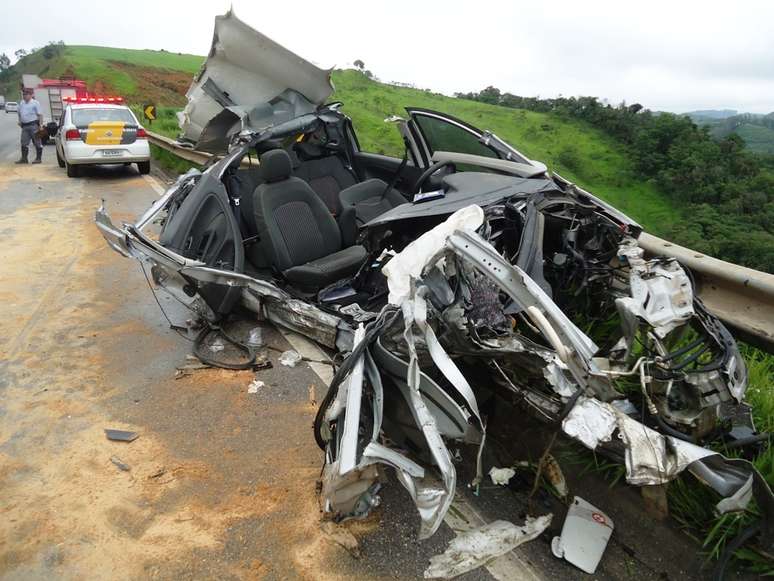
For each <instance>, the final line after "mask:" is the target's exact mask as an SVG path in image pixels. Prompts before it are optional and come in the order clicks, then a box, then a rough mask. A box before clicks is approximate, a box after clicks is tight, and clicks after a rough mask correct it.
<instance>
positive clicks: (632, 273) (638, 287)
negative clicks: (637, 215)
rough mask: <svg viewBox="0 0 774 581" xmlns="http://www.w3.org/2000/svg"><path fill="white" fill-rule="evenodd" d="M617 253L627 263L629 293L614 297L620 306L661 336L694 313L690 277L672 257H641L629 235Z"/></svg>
mask: <svg viewBox="0 0 774 581" xmlns="http://www.w3.org/2000/svg"><path fill="white" fill-rule="evenodd" d="M619 253H620V255H621V256H622V257H625V258H626V261H627V263H628V264H629V287H630V292H631V297H626V298H621V299H618V301H617V303H619V304H620V305H621V308H625V309H627V310H629V311H630V312H632V313H633V314H635V315H636V316H638V317H641V318H642V319H644V320H645V321H647V322H648V324H649V325H650V326H651V327H652V328H653V332H654V333H656V335H657V336H658V337H660V338H662V339H663V338H664V337H666V335H667V334H668V333H669V332H671V331H673V330H674V329H676V328H677V327H679V326H680V325H683V324H685V323H686V322H687V321H688V320H689V319H690V318H691V317H692V316H693V315H694V311H693V288H692V287H691V280H690V279H689V278H688V275H687V274H686V273H685V271H684V270H683V268H682V267H681V266H680V265H679V264H678V262H677V261H676V260H674V259H671V260H664V259H654V260H644V259H643V255H644V253H645V251H644V250H643V249H642V248H640V247H639V246H637V241H636V240H634V239H633V238H627V239H625V241H624V243H623V244H622V245H621V248H620V250H619Z"/></svg>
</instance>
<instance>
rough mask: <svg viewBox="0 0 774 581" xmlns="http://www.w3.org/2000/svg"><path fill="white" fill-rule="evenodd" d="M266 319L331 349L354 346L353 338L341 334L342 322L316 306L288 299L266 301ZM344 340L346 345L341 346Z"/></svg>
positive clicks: (343, 348)
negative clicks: (341, 341)
mask: <svg viewBox="0 0 774 581" xmlns="http://www.w3.org/2000/svg"><path fill="white" fill-rule="evenodd" d="M264 309H265V311H266V318H267V319H269V320H270V321H271V322H273V323H275V324H277V325H280V326H281V327H284V328H286V329H289V330H291V331H295V332H296V333H300V334H301V335H304V336H306V337H309V338H310V339H312V340H313V341H316V342H317V343H320V344H321V345H324V346H326V347H328V348H330V349H335V348H340V349H342V350H346V346H347V345H349V347H350V349H351V346H352V338H351V336H347V335H348V333H342V332H341V329H340V327H341V324H342V320H341V319H339V318H338V317H336V316H335V315H331V314H329V313H326V312H324V311H322V310H320V309H318V308H317V307H315V306H314V305H310V304H309V303H305V302H303V301H301V300H298V299H291V298H286V299H285V300H281V301H276V300H273V301H266V302H265V303H264ZM341 339H344V344H341V345H340V344H339V343H340V340H341Z"/></svg>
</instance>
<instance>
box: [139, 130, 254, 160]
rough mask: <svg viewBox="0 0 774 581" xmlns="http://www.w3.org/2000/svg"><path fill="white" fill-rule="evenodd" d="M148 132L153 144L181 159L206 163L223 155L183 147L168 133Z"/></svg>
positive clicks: (149, 139)
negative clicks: (167, 134)
mask: <svg viewBox="0 0 774 581" xmlns="http://www.w3.org/2000/svg"><path fill="white" fill-rule="evenodd" d="M146 132H147V134H148V141H149V142H151V143H152V144H153V145H156V146H158V147H160V148H161V149H163V150H165V151H168V152H170V153H172V154H174V155H176V156H177V157H179V158H180V159H184V160H186V161H190V162H191V163H195V164H198V165H204V164H206V163H207V162H208V161H210V160H212V159H219V158H220V157H221V156H218V155H213V154H211V153H207V152H204V151H196V150H195V149H189V148H188V147H183V146H182V145H180V143H179V142H178V141H175V140H174V139H172V138H170V137H167V136H166V135H159V134H158V133H153V132H152V131H147V130H146ZM256 163H257V162H256V161H254V160H242V163H241V165H242V167H255V166H256Z"/></svg>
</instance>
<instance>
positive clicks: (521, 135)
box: [0, 46, 678, 235]
mask: <svg viewBox="0 0 774 581" xmlns="http://www.w3.org/2000/svg"><path fill="white" fill-rule="evenodd" d="M52 52H53V54H51V53H52ZM48 57H49V58H46V55H44V50H39V51H37V52H35V53H33V54H31V55H28V56H26V57H24V58H23V59H21V60H20V61H19V62H18V63H17V64H16V65H15V66H14V67H11V69H9V71H6V73H4V75H3V79H2V80H0V92H1V91H2V89H3V88H5V90H6V93H5V94H6V95H9V94H12V91H13V87H18V82H19V78H20V75H21V73H22V72H25V73H36V74H38V75H40V76H42V77H49V78H56V77H58V76H60V75H65V74H67V75H72V76H74V77H76V78H78V79H83V80H85V81H86V83H87V85H88V86H89V89H90V90H91V91H93V92H96V93H102V94H107V93H116V94H120V95H123V96H124V97H125V98H126V99H127V100H128V101H129V102H133V103H141V102H147V101H152V102H155V103H156V104H158V105H166V106H169V109H162V113H164V114H165V116H166V117H167V118H166V119H162V120H161V122H160V123H155V124H154V126H153V129H154V130H156V131H163V132H166V133H169V134H175V133H176V122H175V121H174V119H173V113H174V110H175V109H176V108H179V107H180V106H182V105H184V104H185V96H184V95H185V91H186V89H187V88H188V86H189V84H190V82H191V78H192V76H193V75H194V74H195V73H196V72H197V71H198V70H199V67H200V66H201V63H202V62H203V57H200V56H195V55H188V54H178V53H170V52H166V51H153V50H130V49H118V48H108V47H96V46H65V47H54V50H53V51H52V50H50V51H49V55H48ZM333 82H334V85H335V86H336V92H335V94H334V95H333V97H332V99H336V100H341V101H343V102H344V110H345V111H346V112H347V114H349V115H350V116H351V117H352V119H353V123H354V125H355V129H356V131H357V133H358V136H359V138H360V142H361V146H362V147H363V149H365V150H368V151H374V152H380V153H389V154H392V155H397V156H399V155H401V153H402V150H401V147H402V145H401V141H400V139H399V136H398V132H397V131H396V129H395V127H394V126H393V125H392V124H389V123H385V122H384V119H385V118H386V117H388V116H389V115H402V116H404V115H405V111H404V107H406V106H417V107H426V108H429V109H437V110H439V111H442V112H445V113H449V114H451V115H454V116H456V117H459V118H460V119H463V120H464V121H467V122H468V123H471V124H473V125H475V126H477V127H480V128H482V129H490V130H492V131H493V132H495V133H497V135H499V136H500V137H501V138H503V139H504V140H505V141H507V142H509V143H511V144H512V145H514V146H515V147H517V148H518V149H520V150H521V151H522V152H523V153H525V154H526V155H527V156H529V157H531V158H533V159H536V160H539V161H542V162H544V163H546V164H547V165H548V166H549V168H550V169H551V170H553V171H556V172H558V173H560V174H561V175H563V176H564V177H566V178H568V179H571V180H573V181H575V182H577V183H578V184H579V185H581V186H582V187H584V188H587V189H589V190H591V191H593V192H594V193H595V194H597V195H599V196H600V197H602V198H604V199H605V200H607V201H609V202H610V203H612V204H613V205H615V206H617V207H618V208H620V209H621V210H623V211H624V212H626V213H628V214H629V215H631V216H632V217H633V218H634V219H636V220H638V221H640V222H641V223H642V224H643V225H644V226H645V227H646V228H647V229H648V230H650V231H652V232H654V233H660V234H664V235H666V234H668V233H669V231H670V227H671V225H672V224H673V223H674V222H675V220H676V219H677V215H678V214H677V212H676V209H675V206H674V205H673V204H672V203H671V201H670V199H669V198H668V197H666V196H664V195H661V194H659V192H658V191H657V190H656V189H655V187H653V186H652V185H650V184H648V183H645V182H643V181H642V180H638V179H635V178H634V176H633V172H632V166H631V162H630V160H629V159H628V158H627V156H626V155H625V154H624V153H623V152H622V150H621V148H620V147H619V146H617V144H616V142H615V140H613V139H612V138H610V137H608V136H606V135H605V134H604V133H602V132H601V131H599V130H598V129H596V128H594V127H592V126H591V125H589V124H587V123H585V122H582V121H574V120H568V119H560V118H559V117H558V116H556V115H552V114H550V113H537V112H532V111H526V110H514V109H509V108H505V107H499V106H495V105H487V104H485V103H478V102H473V101H468V100H465V99H456V98H452V97H446V96H443V95H440V94H437V93H431V92H429V91H423V90H419V89H411V88H406V87H397V86H393V85H387V84H383V83H380V82H377V81H374V80H371V79H368V78H366V77H365V75H363V74H362V73H360V72H358V71H354V70H344V71H335V72H334V74H333ZM3 85H4V86H5V87H3Z"/></svg>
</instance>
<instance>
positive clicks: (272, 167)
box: [261, 149, 291, 183]
mask: <svg viewBox="0 0 774 581" xmlns="http://www.w3.org/2000/svg"><path fill="white" fill-rule="evenodd" d="M290 171H291V165H290V156H288V153H287V151H285V150H284V149H272V150H271V151H267V152H266V153H264V154H263V155H262V156H261V173H262V174H263V179H265V180H266V181H267V182H269V183H271V182H278V181H280V180H284V179H287V178H289V177H290Z"/></svg>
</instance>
